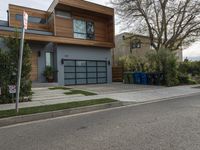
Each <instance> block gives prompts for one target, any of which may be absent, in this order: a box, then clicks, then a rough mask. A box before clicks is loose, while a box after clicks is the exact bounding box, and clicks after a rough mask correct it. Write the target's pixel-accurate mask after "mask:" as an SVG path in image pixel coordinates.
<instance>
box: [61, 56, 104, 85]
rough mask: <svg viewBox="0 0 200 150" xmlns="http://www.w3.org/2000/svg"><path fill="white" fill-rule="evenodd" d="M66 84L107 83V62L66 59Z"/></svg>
mask: <svg viewBox="0 0 200 150" xmlns="http://www.w3.org/2000/svg"><path fill="white" fill-rule="evenodd" d="M64 77H65V85H81V84H103V83H107V62H106V61H93V60H92V61H91V60H65V61H64Z"/></svg>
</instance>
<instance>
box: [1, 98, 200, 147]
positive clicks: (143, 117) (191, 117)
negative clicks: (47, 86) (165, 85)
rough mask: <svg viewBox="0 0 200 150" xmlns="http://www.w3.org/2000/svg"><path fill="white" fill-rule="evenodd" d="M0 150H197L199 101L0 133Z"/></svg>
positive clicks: (112, 112)
mask: <svg viewBox="0 0 200 150" xmlns="http://www.w3.org/2000/svg"><path fill="white" fill-rule="evenodd" d="M0 150H200V95H196V96H190V97H185V98H177V99H174V100H168V101H162V102H157V103H151V104H145V105H140V106H129V107H125V108H118V109H113V110H107V111H101V112H95V113H89V114H82V115H76V116H71V117H61V118H56V119H52V120H44V121H39V122H32V123H28V124H27V123H26V124H20V125H16V126H10V127H4V128H0Z"/></svg>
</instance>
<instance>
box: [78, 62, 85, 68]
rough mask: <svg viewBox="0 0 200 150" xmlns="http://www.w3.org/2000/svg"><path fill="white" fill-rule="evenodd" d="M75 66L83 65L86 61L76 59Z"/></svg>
mask: <svg viewBox="0 0 200 150" xmlns="http://www.w3.org/2000/svg"><path fill="white" fill-rule="evenodd" d="M76 66H80V67H85V66H86V61H76Z"/></svg>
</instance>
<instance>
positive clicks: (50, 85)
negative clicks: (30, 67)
mask: <svg viewBox="0 0 200 150" xmlns="http://www.w3.org/2000/svg"><path fill="white" fill-rule="evenodd" d="M55 86H58V83H36V82H34V83H33V84H32V87H33V88H40V87H55Z"/></svg>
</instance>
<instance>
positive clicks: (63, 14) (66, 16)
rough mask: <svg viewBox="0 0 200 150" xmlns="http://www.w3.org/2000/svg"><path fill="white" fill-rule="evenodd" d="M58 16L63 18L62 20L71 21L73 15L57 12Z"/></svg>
mask: <svg viewBox="0 0 200 150" xmlns="http://www.w3.org/2000/svg"><path fill="white" fill-rule="evenodd" d="M56 16H58V17H62V18H66V19H70V18H71V13H69V12H66V11H60V10H56Z"/></svg>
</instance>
